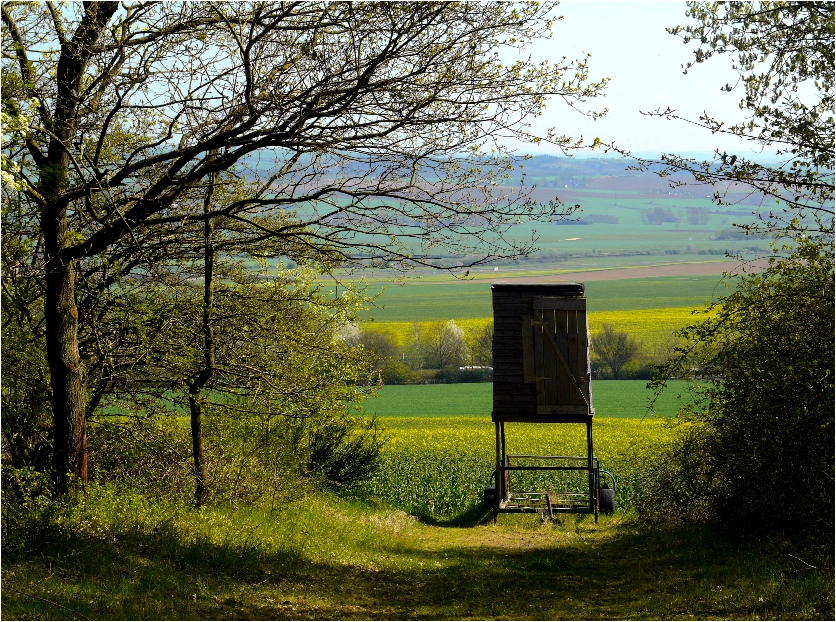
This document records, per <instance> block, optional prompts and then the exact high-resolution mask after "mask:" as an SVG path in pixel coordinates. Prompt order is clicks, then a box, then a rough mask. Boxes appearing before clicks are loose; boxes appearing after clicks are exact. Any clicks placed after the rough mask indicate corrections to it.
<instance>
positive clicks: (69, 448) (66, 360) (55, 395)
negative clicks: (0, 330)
mask: <svg viewBox="0 0 836 622" xmlns="http://www.w3.org/2000/svg"><path fill="white" fill-rule="evenodd" d="M44 314H45V323H46V342H47V357H48V360H49V372H50V376H51V385H52V413H53V430H54V435H55V436H54V446H53V460H52V466H53V469H54V471H55V483H56V485H57V487H58V491H59V492H66V490H67V475H68V474H69V473H71V474H73V475H75V476H77V477H78V478H79V479H80V480H81V482H82V483H86V482H87V421H86V417H85V410H86V409H85V406H86V404H85V402H86V385H85V377H84V367H83V365H82V363H81V357H80V356H79V352H78V309H77V308H76V306H75V270H74V267H73V263H72V262H69V263H66V264H58V265H53V266H52V267H51V268H50V269H49V271H48V272H47V275H46V300H45V308H44Z"/></svg>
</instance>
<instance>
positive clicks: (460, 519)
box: [416, 503, 493, 527]
mask: <svg viewBox="0 0 836 622" xmlns="http://www.w3.org/2000/svg"><path fill="white" fill-rule="evenodd" d="M416 518H417V519H418V520H420V521H421V522H422V523H424V524H425V525H429V526H431V527H476V526H477V525H487V524H488V523H489V522H492V521H493V511H491V510H486V509H485V507H484V506H483V505H482V504H481V503H480V504H474V505H472V506H471V507H469V508H468V509H467V510H465V511H464V512H461V513H460V514H458V515H456V516H454V517H453V518H448V519H445V520H439V519H437V518H433V517H432V516H423V515H418V516H416Z"/></svg>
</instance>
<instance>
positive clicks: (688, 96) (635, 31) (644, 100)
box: [513, 0, 754, 156]
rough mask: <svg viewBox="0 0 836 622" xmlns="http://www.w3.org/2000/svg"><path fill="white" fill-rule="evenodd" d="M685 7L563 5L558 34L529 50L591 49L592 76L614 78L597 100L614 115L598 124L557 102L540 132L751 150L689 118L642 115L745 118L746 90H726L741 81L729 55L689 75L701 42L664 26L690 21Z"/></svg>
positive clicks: (538, 56) (579, 1) (639, 147)
mask: <svg viewBox="0 0 836 622" xmlns="http://www.w3.org/2000/svg"><path fill="white" fill-rule="evenodd" d="M686 9H687V7H686V5H685V3H684V2H670V1H658V2H653V1H643V2H637V1H634V0H624V1H621V2H619V1H616V2H613V1H608V2H599V1H594V0H572V1H568V2H561V3H560V6H559V7H557V9H556V13H558V14H560V15H563V16H564V19H563V20H562V21H560V22H556V23H555V25H554V28H553V32H554V37H553V39H552V40H551V41H548V42H545V41H540V42H537V43H536V44H534V45H532V46H531V47H530V48H529V53H530V54H531V55H532V57H533V58H534V59H535V60H544V59H545V60H549V59H550V58H556V59H559V58H560V57H561V56H564V55H565V56H567V57H569V58H572V57H578V56H580V55H581V54H582V53H583V52H589V53H591V54H592V58H591V59H590V61H589V66H590V77H591V78H599V77H604V76H606V77H609V78H611V81H610V83H609V86H608V87H607V94H606V97H604V98H601V99H599V100H593V101H592V105H593V106H595V107H597V108H603V107H607V108H609V114H608V115H607V117H605V118H604V119H601V120H599V121H597V122H594V123H593V122H592V121H591V120H589V119H587V118H585V117H583V116H581V115H579V114H578V113H576V112H574V111H572V110H571V109H569V108H567V107H566V105H565V104H563V103H562V102H560V101H553V102H550V105H549V106H548V108H547V111H546V115H545V117H544V118H543V119H541V120H538V122H537V125H534V126H533V127H534V129H535V130H536V129H537V127H538V125H539V124H542V127H548V126H556V127H557V128H558V129H559V130H560V131H561V132H562V133H565V134H568V135H570V136H577V135H580V134H582V135H583V136H584V137H585V138H587V139H590V140H591V139H593V138H594V137H595V136H599V137H600V138H601V139H602V140H603V141H604V142H610V141H615V142H616V143H617V144H618V145H619V146H620V147H622V148H626V149H629V150H631V151H633V152H637V153H642V154H646V155H655V156H658V155H659V154H661V153H662V152H666V153H669V152H676V153H683V152H710V151H712V150H713V149H714V148H717V147H719V148H721V149H726V150H728V151H729V152H730V153H731V152H735V153H739V154H741V155H743V154H744V153H745V154H747V155H752V154H753V153H754V152H753V151H752V145H751V144H749V143H745V142H743V141H741V140H739V139H735V138H733V137H726V136H721V135H714V136H712V134H711V133H710V132H709V131H707V130H704V129H700V128H697V127H695V126H692V125H689V124H687V123H684V122H674V121H665V120H662V119H658V118H649V117H643V116H642V115H641V114H640V113H639V111H640V110H642V111H651V110H656V109H658V108H662V109H664V108H666V107H668V106H670V107H671V108H672V109H674V110H676V111H677V112H678V113H680V114H681V115H682V116H686V117H688V118H693V119H695V120H696V119H698V118H699V116H700V115H701V114H702V112H703V111H707V112H708V113H709V114H711V115H713V116H715V117H717V118H720V119H723V120H726V121H738V120H741V119H743V118H744V113H743V111H741V110H740V109H739V108H738V102H739V101H740V99H741V96H742V95H741V93H740V89H736V90H734V91H732V92H731V93H727V92H723V91H721V90H720V89H721V87H723V86H724V85H725V84H726V83H728V82H730V83H732V84H734V83H735V82H736V78H737V74H736V72H734V71H733V70H732V69H731V58H730V57H727V56H721V57H715V58H712V59H710V60H709V61H708V62H706V63H703V64H700V65H697V66H695V67H693V68H692V69H691V70H690V71H689V73H688V74H687V75H683V73H682V65H683V64H685V63H686V62H688V61H690V60H692V59H693V57H694V56H693V50H694V49H695V46H694V44H693V43H691V44H688V45H685V44H684V43H683V42H682V40H681V39H680V38H678V37H674V36H673V35H670V34H668V33H667V32H665V27H666V26H675V25H677V24H680V25H684V24H687V23H689V21H690V20H689V19H688V18H686V17H685V11H686ZM513 146H514V147H515V148H516V149H517V150H518V151H520V152H529V153H559V152H558V151H557V150H556V148H549V147H548V146H547V145H540V146H537V145H522V144H515V145H513Z"/></svg>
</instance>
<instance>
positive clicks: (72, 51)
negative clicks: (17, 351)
mask: <svg viewBox="0 0 836 622" xmlns="http://www.w3.org/2000/svg"><path fill="white" fill-rule="evenodd" d="M116 9H117V4H116V3H115V2H104V3H102V2H88V3H87V4H86V5H84V15H83V16H82V17H81V20H80V21H79V24H78V27H77V28H76V30H75V32H74V33H73V35H72V38H71V39H69V40H65V41H63V42H62V43H61V53H60V57H59V59H58V66H57V73H56V76H55V78H56V96H55V110H54V111H53V114H52V119H51V125H52V127H51V129H52V137H51V139H50V142H49V147H48V150H47V155H46V158H45V161H44V162H41V163H39V166H38V186H39V191H40V194H41V196H42V197H43V203H42V206H41V210H42V211H41V230H42V231H43V234H44V264H45V268H46V295H45V301H44V304H45V307H44V323H45V326H46V349H47V358H48V360H49V373H50V384H51V387H52V416H53V431H54V435H55V438H54V439H53V442H54V445H53V456H52V466H53V469H54V478H55V485H56V488H57V490H58V492H65V491H66V490H67V486H68V474H73V475H75V476H77V477H78V478H79V479H80V480H81V482H82V483H86V482H87V420H86V413H85V410H86V408H85V406H86V398H87V395H86V393H87V387H86V384H85V375H84V366H83V365H82V362H81V357H80V355H79V351H78V308H77V307H76V304H75V261H76V259H75V258H73V257H69V256H65V255H64V254H62V251H65V250H66V249H67V248H69V246H70V243H69V236H68V229H69V222H68V216H67V209H68V207H69V206H68V204H67V202H66V199H65V197H64V192H65V190H66V187H67V183H68V173H69V168H70V158H69V155H68V154H69V148H70V144H71V142H72V140H73V138H74V136H75V128H76V115H77V112H78V92H79V88H80V86H81V82H82V78H83V76H84V72H85V70H86V67H87V63H88V61H89V59H90V56H91V54H92V50H93V47H94V45H95V44H96V41H97V40H98V38H99V35H100V34H101V32H102V31H103V30H104V28H105V27H106V25H107V22H108V21H109V20H110V18H111V16H112V15H113V13H114V12H115V11H116Z"/></svg>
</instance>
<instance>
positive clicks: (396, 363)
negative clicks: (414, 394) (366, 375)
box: [381, 359, 421, 384]
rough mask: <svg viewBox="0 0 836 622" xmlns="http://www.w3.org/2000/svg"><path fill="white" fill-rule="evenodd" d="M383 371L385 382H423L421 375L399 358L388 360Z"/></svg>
mask: <svg viewBox="0 0 836 622" xmlns="http://www.w3.org/2000/svg"><path fill="white" fill-rule="evenodd" d="M381 371H382V374H381V375H382V378H383V384H418V383H419V382H421V376H420V375H419V374H418V373H417V372H416V371H415V370H414V369H412V368H411V367H409V365H407V364H406V363H404V362H403V361H401V360H398V359H389V360H387V361H386V362H385V363H384V365H383V369H382V370H381Z"/></svg>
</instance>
